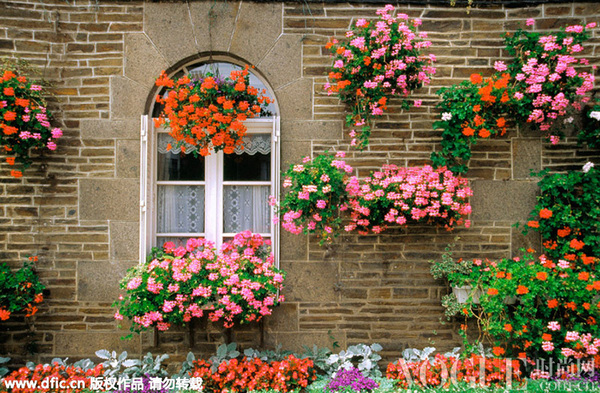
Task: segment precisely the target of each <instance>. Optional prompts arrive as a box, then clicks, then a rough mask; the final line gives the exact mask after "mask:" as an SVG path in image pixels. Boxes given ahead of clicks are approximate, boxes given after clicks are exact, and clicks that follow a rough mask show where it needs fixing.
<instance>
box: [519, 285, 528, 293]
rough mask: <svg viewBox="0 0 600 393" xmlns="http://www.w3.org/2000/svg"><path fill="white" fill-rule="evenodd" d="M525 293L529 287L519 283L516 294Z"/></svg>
mask: <svg viewBox="0 0 600 393" xmlns="http://www.w3.org/2000/svg"><path fill="white" fill-rule="evenodd" d="M526 293H529V288H527V287H526V286H524V285H519V286H518V287H517V294H518V295H525V294H526Z"/></svg>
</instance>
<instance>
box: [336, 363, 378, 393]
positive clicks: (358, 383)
mask: <svg viewBox="0 0 600 393" xmlns="http://www.w3.org/2000/svg"><path fill="white" fill-rule="evenodd" d="M347 387H351V388H352V390H354V391H357V392H362V391H371V390H373V389H376V388H378V387H379V384H378V383H377V382H375V381H374V380H372V379H370V378H366V377H365V376H364V375H363V374H362V372H361V371H360V370H359V369H358V368H356V367H354V368H351V369H350V370H345V369H341V370H339V371H338V372H337V375H336V376H335V378H333V379H332V380H331V381H329V383H328V384H327V386H326V387H325V392H326V393H328V392H337V391H340V390H346V389H345V388H347Z"/></svg>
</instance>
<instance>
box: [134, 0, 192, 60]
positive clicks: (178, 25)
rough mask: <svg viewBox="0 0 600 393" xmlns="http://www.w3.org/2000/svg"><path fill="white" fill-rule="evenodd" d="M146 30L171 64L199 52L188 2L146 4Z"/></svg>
mask: <svg viewBox="0 0 600 393" xmlns="http://www.w3.org/2000/svg"><path fill="white" fill-rule="evenodd" d="M144 31H145V32H146V34H147V35H148V37H149V38H150V39H151V40H152V43H153V44H154V45H155V46H156V48H157V49H158V51H159V52H160V53H162V55H163V58H165V59H166V60H167V61H168V62H169V63H171V64H173V63H176V62H178V61H180V60H182V59H185V58H186V57H188V56H192V55H194V54H196V53H198V47H197V45H196V41H197V38H196V37H195V35H194V29H193V28H192V23H191V19H190V8H189V6H188V3H172V2H168V3H162V2H161V3H157V2H150V3H147V4H144Z"/></svg>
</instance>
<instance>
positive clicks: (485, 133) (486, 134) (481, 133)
mask: <svg viewBox="0 0 600 393" xmlns="http://www.w3.org/2000/svg"><path fill="white" fill-rule="evenodd" d="M479 136H480V137H482V138H487V137H489V136H490V132H489V131H488V130H487V129H486V128H482V129H481V130H479Z"/></svg>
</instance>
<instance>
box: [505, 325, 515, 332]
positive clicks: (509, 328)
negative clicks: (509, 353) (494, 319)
mask: <svg viewBox="0 0 600 393" xmlns="http://www.w3.org/2000/svg"><path fill="white" fill-rule="evenodd" d="M504 330H506V331H507V332H512V330H513V327H512V325H511V324H510V323H506V324H504Z"/></svg>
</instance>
